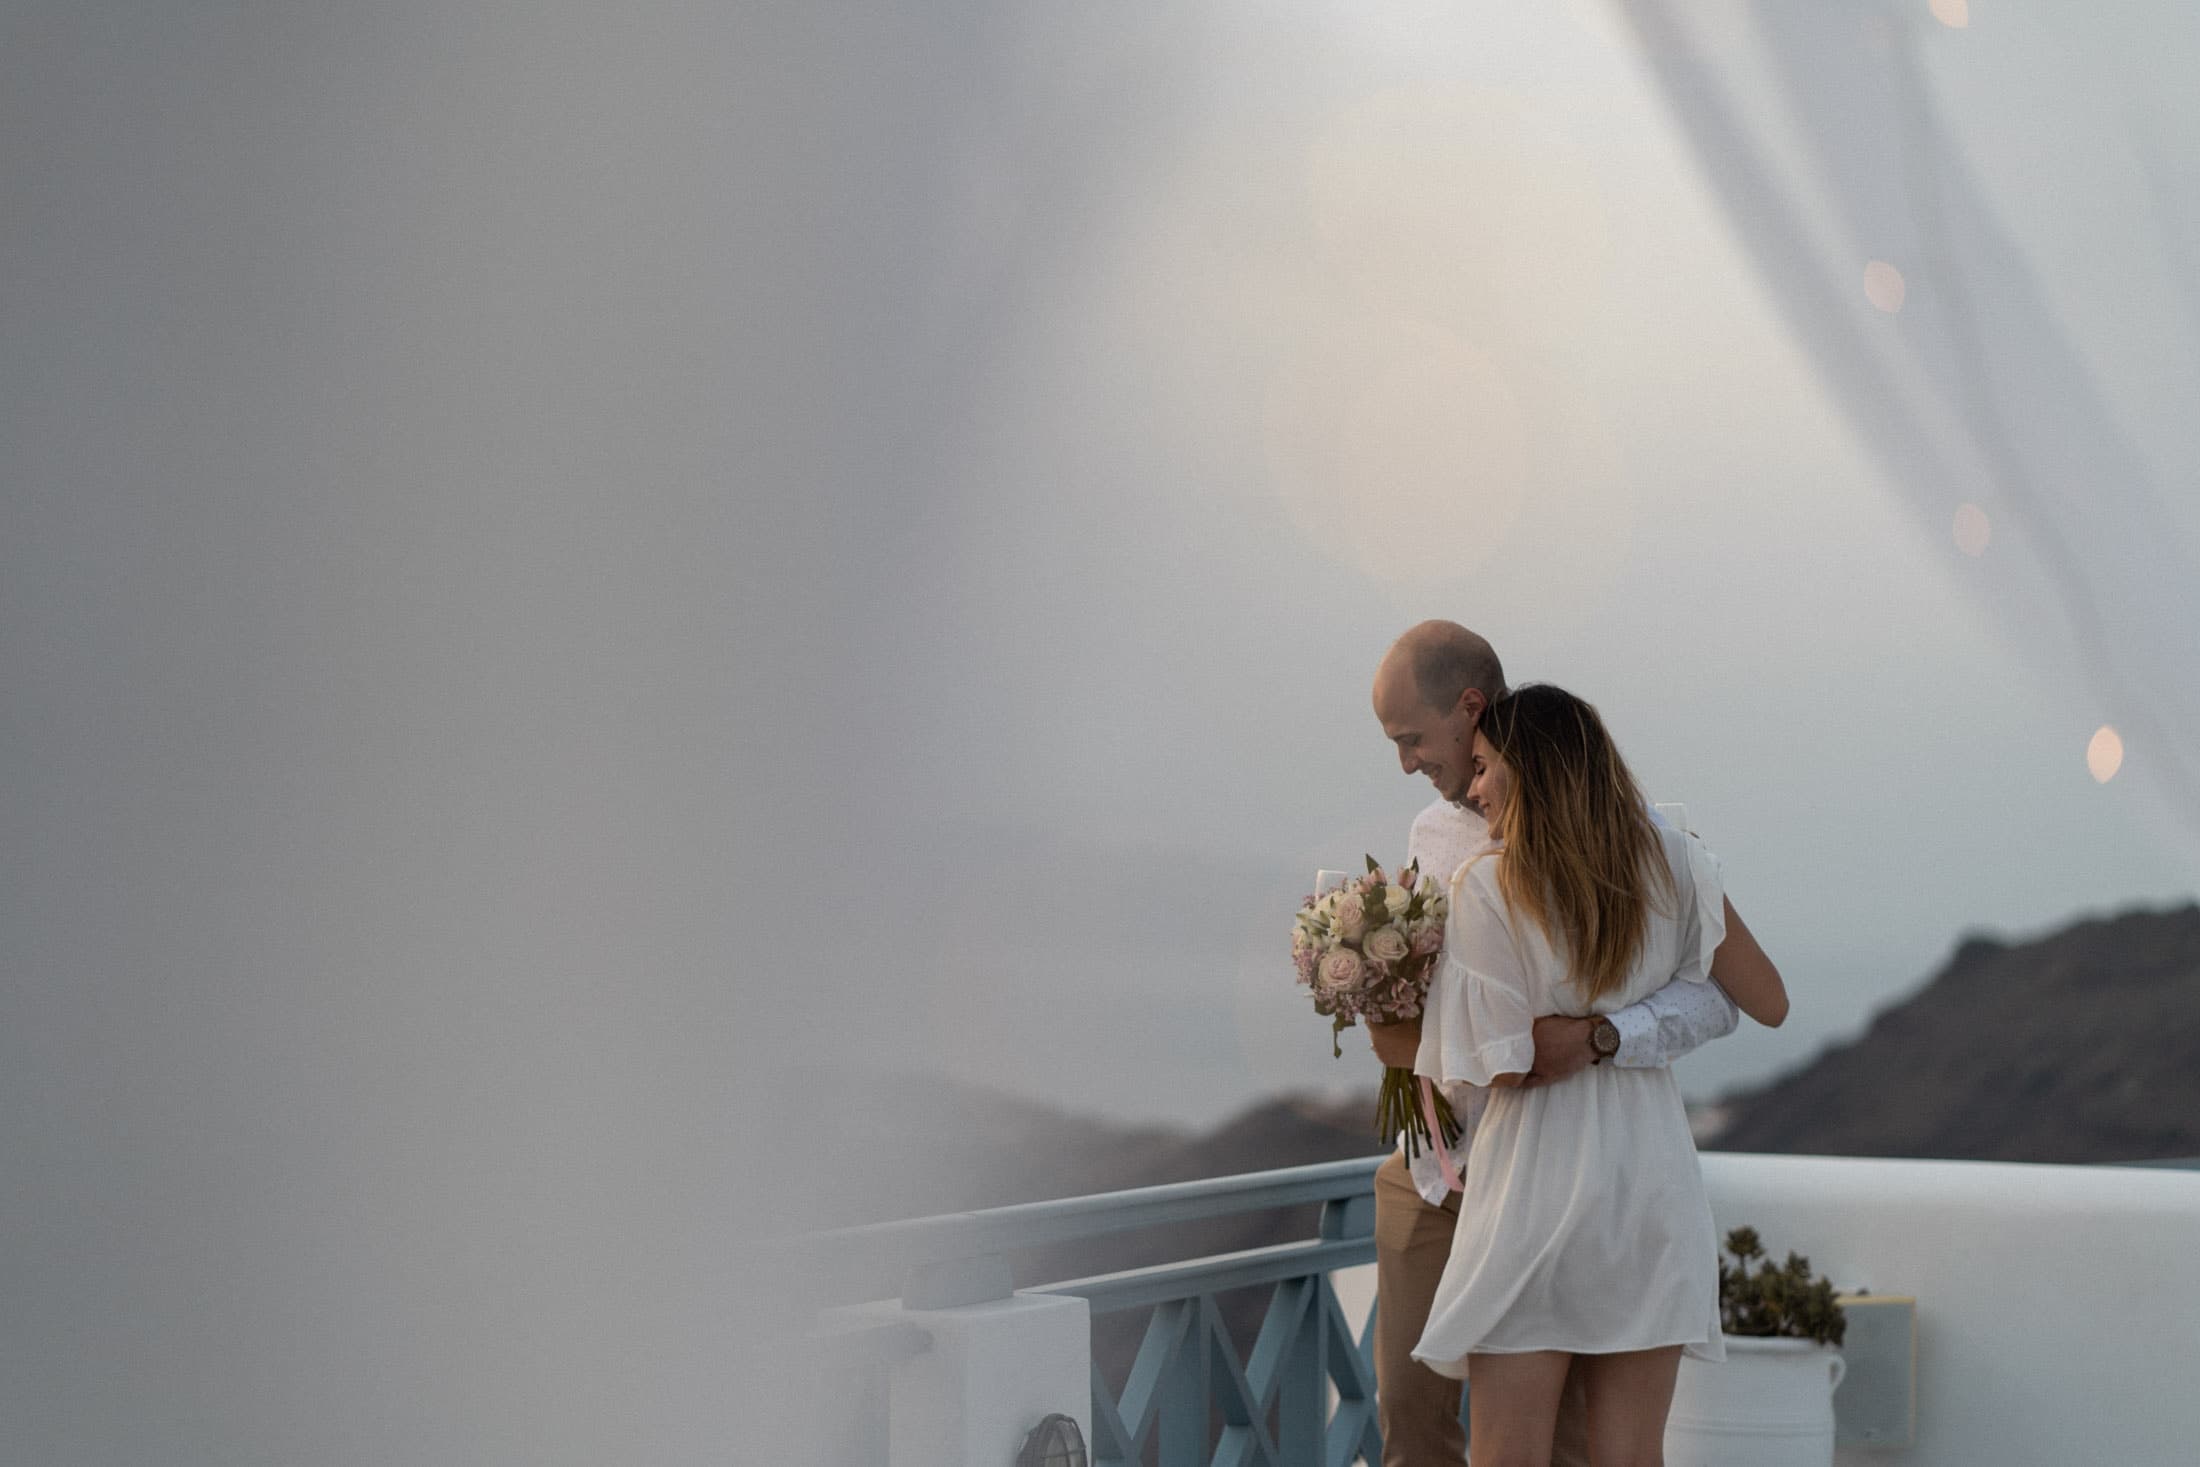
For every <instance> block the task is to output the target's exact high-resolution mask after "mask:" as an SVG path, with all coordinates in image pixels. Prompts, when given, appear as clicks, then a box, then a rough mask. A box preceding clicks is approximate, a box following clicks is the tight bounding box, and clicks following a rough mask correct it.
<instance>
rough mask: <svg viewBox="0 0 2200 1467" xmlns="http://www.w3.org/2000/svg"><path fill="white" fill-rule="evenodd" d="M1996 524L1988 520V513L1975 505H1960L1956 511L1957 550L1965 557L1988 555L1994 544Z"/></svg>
mask: <svg viewBox="0 0 2200 1467" xmlns="http://www.w3.org/2000/svg"><path fill="white" fill-rule="evenodd" d="M1993 539H1994V523H1993V521H1992V520H1989V519H1988V518H1986V511H1985V510H1983V509H1980V508H1979V507H1978V506H1977V505H1975V504H1965V505H1959V506H1958V507H1957V509H1956V549H1958V550H1960V551H1962V552H1963V553H1964V554H1965V555H1971V556H1978V555H1984V554H1985V553H1986V547H1987V546H1988V545H1990V544H1992V543H1993Z"/></svg>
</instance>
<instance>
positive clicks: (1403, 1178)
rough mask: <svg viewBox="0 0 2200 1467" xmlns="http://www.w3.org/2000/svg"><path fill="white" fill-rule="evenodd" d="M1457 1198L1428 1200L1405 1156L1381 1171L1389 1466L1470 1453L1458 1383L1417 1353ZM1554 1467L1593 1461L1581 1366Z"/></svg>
mask: <svg viewBox="0 0 2200 1467" xmlns="http://www.w3.org/2000/svg"><path fill="white" fill-rule="evenodd" d="M1458 1222H1459V1194H1458V1193H1457V1192H1453V1193H1452V1194H1450V1195H1449V1196H1447V1197H1446V1198H1445V1199H1444V1205H1443V1206H1442V1207H1432V1206H1430V1205H1429V1204H1428V1203H1427V1202H1424V1201H1422V1200H1421V1194H1420V1193H1419V1192H1417V1191H1415V1190H1414V1188H1413V1176H1412V1174H1411V1173H1410V1172H1408V1171H1407V1170H1406V1161H1405V1157H1404V1156H1403V1155H1400V1154H1397V1153H1393V1154H1392V1155H1391V1158H1390V1160H1388V1161H1386V1162H1384V1163H1383V1164H1382V1165H1381V1166H1379V1167H1377V1168H1376V1169H1375V1392H1376V1398H1377V1399H1376V1411H1377V1414H1378V1417H1379V1419H1380V1421H1381V1424H1382V1428H1383V1467H1438V1464H1439V1463H1441V1464H1443V1467H1456V1464H1457V1463H1460V1462H1464V1461H1465V1460H1466V1458H1467V1434H1466V1431H1465V1429H1464V1428H1463V1427H1461V1426H1460V1424H1459V1382H1458V1381H1455V1380H1451V1379H1449V1378H1448V1377H1445V1376H1441V1375H1438V1374H1437V1373H1436V1372H1435V1371H1433V1370H1431V1369H1429V1368H1428V1367H1427V1366H1426V1365H1423V1364H1422V1363H1421V1362H1420V1361H1418V1360H1416V1359H1414V1358H1413V1347H1414V1346H1415V1345H1417V1344H1419V1343H1420V1340H1421V1330H1422V1328H1423V1326H1425V1325H1426V1324H1427V1323H1428V1311H1429V1305H1430V1304H1431V1303H1432V1302H1434V1300H1435V1298H1436V1281H1437V1280H1438V1279H1440V1278H1441V1277H1443V1273H1444V1261H1445V1260H1446V1259H1448V1258H1449V1257H1451V1235H1452V1232H1453V1230H1454V1229H1455V1228H1456V1227H1457V1226H1458ZM1551 1462H1552V1467H1589V1412H1588V1406H1587V1403H1586V1401H1585V1400H1584V1398H1583V1396H1582V1391H1581V1370H1580V1368H1579V1362H1578V1361H1577V1362H1576V1366H1575V1369H1573V1370H1572V1371H1570V1372H1568V1374H1567V1376H1566V1391H1565V1394H1564V1395H1562V1396H1560V1397H1559V1401H1558V1436H1557V1439H1556V1440H1555V1441H1554V1442H1553V1443H1552V1447H1551Z"/></svg>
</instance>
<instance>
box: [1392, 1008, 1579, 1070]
mask: <svg viewBox="0 0 2200 1467" xmlns="http://www.w3.org/2000/svg"><path fill="white" fill-rule="evenodd" d="M1367 1038H1368V1042H1369V1043H1370V1044H1373V1045H1374V1046H1375V1058H1377V1059H1379V1060H1381V1061H1382V1062H1383V1063H1384V1064H1386V1065H1389V1066H1390V1067H1392V1068H1393V1069H1399V1070H1410V1069H1412V1068H1413V1056H1414V1055H1415V1053H1417V1052H1418V1051H1419V1050H1420V1048H1421V1021H1420V1020H1419V1019H1401V1020H1400V1021H1399V1022H1397V1023H1395V1024H1378V1023H1376V1022H1374V1021H1373V1020H1372V1019H1370V1020H1369V1021H1368V1025H1367ZM1584 1042H1585V1043H1586V1041H1584ZM1536 1053H1537V1055H1538V1056H1539V1057H1540V1056H1541V1054H1542V1051H1541V1050H1537V1051H1536Z"/></svg>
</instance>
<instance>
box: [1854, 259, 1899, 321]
mask: <svg viewBox="0 0 2200 1467" xmlns="http://www.w3.org/2000/svg"><path fill="white" fill-rule="evenodd" d="M1909 292H1910V287H1909V284H1908V282H1906V281H1905V280H1903V278H1902V272H1901V271H1900V270H1897V269H1895V267H1894V266H1892V265H1890V264H1888V263H1887V262H1886V261H1885V260H1874V261H1872V262H1871V263H1870V264H1868V265H1866V266H1865V267H1864V298H1865V299H1866V300H1868V301H1870V302H1871V303H1872V304H1873V305H1875V306H1877V307H1879V309H1881V310H1882V311H1885V312H1886V313H1887V314H1888V315H1890V316H1891V315H1893V314H1894V313H1895V312H1897V311H1899V310H1901V309H1902V299H1903V297H1904V296H1906V295H1908V294H1909Z"/></svg>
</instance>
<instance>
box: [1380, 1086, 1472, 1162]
mask: <svg viewBox="0 0 2200 1467" xmlns="http://www.w3.org/2000/svg"><path fill="white" fill-rule="evenodd" d="M1431 1098H1432V1099H1433V1100H1434V1101H1435V1102H1436V1104H1435V1111H1436V1129H1437V1130H1438V1131H1440V1132H1442V1133H1443V1140H1444V1146H1445V1148H1446V1149H1447V1150H1448V1149H1450V1148H1451V1147H1453V1146H1457V1145H1458V1144H1459V1135H1460V1131H1459V1118H1458V1117H1457V1116H1455V1115H1453V1114H1452V1113H1451V1104H1450V1102H1448V1101H1447V1100H1445V1099H1444V1092H1443V1091H1441V1090H1435V1089H1433V1087H1432V1090H1431ZM1400 1132H1403V1133H1404V1134H1405V1138H1406V1155H1407V1156H1408V1157H1416V1156H1419V1155H1420V1154H1421V1148H1422V1147H1423V1146H1426V1145H1428V1144H1429V1142H1430V1141H1431V1140H1432V1139H1433V1138H1432V1137H1431V1136H1430V1135H1429V1129H1428V1118H1427V1117H1426V1116H1424V1115H1422V1114H1421V1082H1420V1081H1419V1080H1418V1079H1417V1078H1415V1076H1414V1073H1413V1071H1411V1070H1408V1069H1405V1068H1403V1067H1401V1066H1398V1065H1388V1066H1385V1067H1384V1069H1383V1088H1382V1089H1381V1090H1380V1091H1378V1092H1377V1093H1376V1097H1375V1134H1376V1135H1378V1136H1380V1137H1382V1138H1383V1139H1384V1140H1385V1141H1388V1140H1390V1139H1391V1138H1392V1137H1393V1136H1396V1135H1398V1134H1399V1133H1400Z"/></svg>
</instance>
